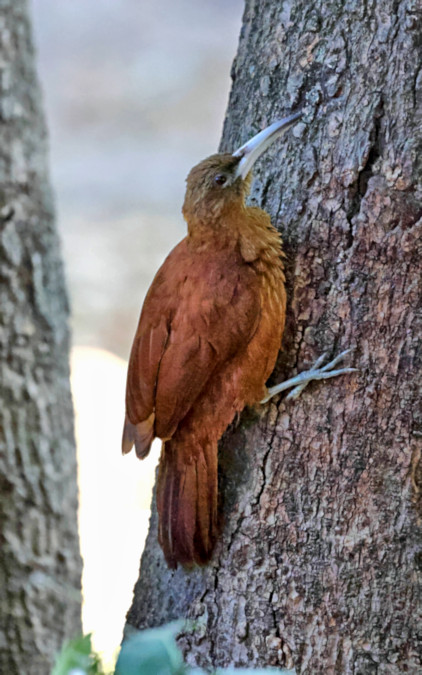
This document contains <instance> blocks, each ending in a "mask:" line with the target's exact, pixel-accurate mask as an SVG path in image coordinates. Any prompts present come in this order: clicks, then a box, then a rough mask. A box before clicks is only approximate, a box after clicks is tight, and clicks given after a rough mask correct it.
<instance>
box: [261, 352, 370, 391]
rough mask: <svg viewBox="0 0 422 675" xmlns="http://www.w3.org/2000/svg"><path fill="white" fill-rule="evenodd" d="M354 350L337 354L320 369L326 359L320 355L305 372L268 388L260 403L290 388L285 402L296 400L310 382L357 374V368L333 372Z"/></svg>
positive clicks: (323, 355) (325, 356)
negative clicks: (291, 388)
mask: <svg viewBox="0 0 422 675" xmlns="http://www.w3.org/2000/svg"><path fill="white" fill-rule="evenodd" d="M354 349H355V348H354V347H351V348H350V349H345V350H344V351H343V352H341V353H340V354H338V355H337V356H336V357H335V358H334V359H332V360H331V361H329V363H327V364H326V365H325V366H322V367H321V368H320V367H319V366H321V364H322V363H323V362H324V361H325V359H326V358H327V354H326V353H324V354H322V355H321V356H319V357H318V358H317V360H316V361H315V363H314V364H313V366H312V367H311V368H310V369H309V370H305V371H304V372H303V373H299V375H296V376H295V377H292V378H290V379H289V380H286V381H285V382H281V383H280V384H276V385H275V386H274V387H269V389H268V396H266V397H265V398H264V399H263V400H262V401H261V403H266V402H267V401H269V400H270V398H272V397H273V396H276V395H277V394H279V393H280V392H282V391H284V390H285V389H290V387H294V389H293V390H292V391H291V392H290V394H289V395H288V396H286V400H288V399H293V398H298V396H300V394H301V393H302V391H303V390H304V389H305V387H307V386H308V384H309V382H312V381H313V380H328V379H329V378H330V377H337V376H338V375H347V374H348V373H355V372H357V370H358V369H357V368H340V369H339V370H333V368H334V366H335V365H337V363H338V362H339V361H341V360H342V359H344V357H345V356H347V355H348V354H350V353H351V352H353V351H354Z"/></svg>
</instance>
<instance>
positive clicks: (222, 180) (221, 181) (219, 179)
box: [214, 173, 227, 185]
mask: <svg viewBox="0 0 422 675" xmlns="http://www.w3.org/2000/svg"><path fill="white" fill-rule="evenodd" d="M214 183H217V185H225V183H227V176H225V175H224V173H218V174H217V175H216V177H215V178H214Z"/></svg>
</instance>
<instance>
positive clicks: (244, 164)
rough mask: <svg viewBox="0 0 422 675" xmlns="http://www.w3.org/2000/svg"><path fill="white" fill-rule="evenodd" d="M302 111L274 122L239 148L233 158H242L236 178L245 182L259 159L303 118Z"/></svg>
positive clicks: (237, 168)
mask: <svg viewBox="0 0 422 675" xmlns="http://www.w3.org/2000/svg"><path fill="white" fill-rule="evenodd" d="M301 115H302V111H301V110H299V111H298V112H295V113H292V114H291V115H289V116H288V117H284V118H283V119H281V120H277V122H273V124H271V125H270V126H269V127H267V128H266V129H263V130H262V131H260V132H259V133H258V134H256V136H253V138H251V139H250V140H249V141H248V142H247V143H245V144H244V145H242V146H241V147H240V148H238V149H237V150H236V151H235V152H234V153H233V157H240V158H241V159H240V162H239V164H238V165H237V167H236V173H235V177H236V178H239V177H240V178H242V179H243V180H244V179H245V178H246V176H247V175H248V173H249V171H250V170H251V169H252V167H253V165H254V164H255V162H256V160H257V159H258V157H261V155H262V153H263V152H265V150H266V149H267V148H268V147H269V146H270V145H271V144H272V143H273V142H274V141H275V140H276V139H277V138H279V137H280V136H282V135H283V134H284V133H285V132H286V131H287V130H288V129H290V127H292V126H293V124H294V123H295V122H296V120H298V119H299V117H301Z"/></svg>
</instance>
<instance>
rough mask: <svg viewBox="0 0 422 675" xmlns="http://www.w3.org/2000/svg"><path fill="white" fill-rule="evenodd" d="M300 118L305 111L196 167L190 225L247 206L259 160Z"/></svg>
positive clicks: (187, 205)
mask: <svg viewBox="0 0 422 675" xmlns="http://www.w3.org/2000/svg"><path fill="white" fill-rule="evenodd" d="M300 116H301V112H296V113H293V114H292V115H289V116H288V117H285V118H284V119H281V120H278V121H277V122H274V123H273V124H271V125H270V126H269V127H267V128H266V129H263V130H262V131H260V132H259V133H258V134H256V136H254V137H253V138H251V139H250V140H249V141H248V142H247V143H245V144H244V145H242V146H241V147H240V148H238V149H237V150H235V152H233V154H230V153H219V154H216V155H211V157H207V159H204V160H203V161H202V162H200V163H199V164H197V165H196V166H194V167H193V169H192V170H191V171H190V173H189V175H188V177H187V179H186V183H187V187H186V195H185V201H184V204H183V215H184V217H185V219H186V220H187V222H188V223H191V221H192V220H197V221H198V220H199V221H201V222H204V223H205V222H208V221H210V220H216V219H218V218H219V217H220V216H222V215H224V213H225V212H226V211H227V210H228V209H231V208H233V207H235V206H236V205H237V206H238V207H239V206H241V205H243V204H244V200H245V197H246V196H247V194H248V192H249V188H250V184H251V179H252V173H251V169H252V167H253V165H254V164H255V162H256V160H257V159H258V158H259V157H260V156H261V155H262V153H263V152H264V151H265V150H266V149H267V148H268V147H269V146H270V145H271V144H272V143H273V142H274V141H275V140H276V139H277V138H279V137H280V136H282V134H283V133H285V132H286V131H287V129H289V128H290V127H291V126H292V125H293V124H294V123H295V122H296V120H297V119H299V117H300Z"/></svg>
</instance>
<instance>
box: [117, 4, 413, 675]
mask: <svg viewBox="0 0 422 675" xmlns="http://www.w3.org/2000/svg"><path fill="white" fill-rule="evenodd" d="M421 43H422V7H421V5H420V3H418V2H415V1H413V0H403V1H401V2H400V1H397V0H369V1H367V2H362V3H356V2H348V1H346V2H344V3H339V2H334V1H333V0H331V1H329V2H326V1H322V0H311V1H309V0H297V1H296V2H295V3H290V2H283V3H280V2H276V1H275V0H272V1H270V0H267V1H266V2H255V1H254V0H248V1H247V2H246V10H245V14H244V19H243V28H242V31H241V36H240V43H239V49H238V54H237V57H236V60H235V63H234V66H233V71H232V76H233V88H232V92H231V97H230V102H229V108H228V113H227V119H226V123H225V127H224V134H223V141H222V145H221V147H222V149H225V150H229V149H233V148H235V147H237V146H238V145H240V144H241V143H242V142H244V141H245V140H246V139H247V138H249V137H250V136H251V135H252V134H253V133H255V132H257V131H258V130H259V129H260V128H262V127H264V126H265V125H266V124H268V123H270V122H271V121H273V120H274V119H275V118H277V117H280V116H281V115H282V114H283V113H285V112H288V111H290V110H292V109H294V108H295V107H296V106H298V105H299V104H300V102H301V101H302V100H303V98H304V97H305V95H306V99H307V101H308V107H307V114H306V116H305V123H300V124H298V125H297V126H296V127H295V129H294V131H293V133H292V134H291V135H290V137H289V138H288V139H287V140H285V141H284V142H282V143H278V144H275V145H274V146H273V147H272V149H271V150H270V151H268V152H267V154H266V155H265V156H264V158H263V160H262V162H261V163H260V165H259V168H257V170H256V172H255V180H254V183H253V187H252V201H254V202H256V203H258V204H259V205H261V206H263V207H264V208H265V209H266V210H267V211H268V212H269V213H270V214H271V216H272V220H273V223H274V224H276V225H277V227H279V229H280V231H281V232H282V234H283V239H284V242H285V250H286V253H287V261H286V269H287V280H288V298H289V301H288V310H287V313H288V323H287V327H286V332H285V336H284V339H283V352H282V354H281V357H280V360H279V363H278V366H277V368H276V372H275V373H274V376H273V378H272V381H273V382H274V381H279V380H281V379H285V378H286V377H290V376H292V375H293V374H295V373H296V372H298V371H300V370H303V369H305V368H306V367H307V366H309V364H310V363H311V362H313V361H314V360H315V359H316V357H317V356H318V355H320V354H321V353H322V352H323V351H328V352H329V353H330V354H332V355H334V354H336V353H338V352H339V351H340V350H342V349H345V348H347V347H355V348H356V351H355V352H354V355H353V357H352V359H351V360H352V361H353V362H354V364H355V365H356V366H357V367H358V368H359V372H358V373H356V374H353V375H347V376H343V377H339V378H337V379H334V380H330V381H328V382H327V383H325V384H322V383H316V384H313V385H311V386H309V387H308V388H307V389H306V390H305V392H304V393H303V394H302V396H301V398H300V399H299V400H297V401H295V402H292V401H285V399H283V398H282V397H279V398H278V399H275V400H273V401H272V402H271V403H269V404H267V405H265V406H263V407H262V408H261V409H259V410H258V411H256V412H253V411H245V413H244V414H243V416H242V418H241V421H240V424H238V425H237V426H236V427H233V428H231V429H229V430H228V432H227V433H226V434H225V437H224V439H223V441H222V443H221V453H220V469H221V477H220V486H221V493H222V500H223V504H222V511H223V518H224V528H223V532H222V535H221V539H220V540H219V542H218V545H217V549H216V551H215V556H214V558H213V561H212V563H211V564H210V565H209V566H208V567H205V568H204V569H196V570H194V571H192V572H189V571H184V570H183V569H178V570H177V571H176V572H170V571H169V570H167V569H166V566H165V563H164V561H163V557H162V554H161V552H160V550H159V548H158V545H157V541H156V539H157V535H156V529H157V518H156V514H155V511H154V513H153V516H152V519H151V530H150V534H149V537H148V541H147V545H146V549H145V552H144V555H143V559H142V565H141V572H140V579H139V581H138V583H137V585H136V588H135V598H134V602H133V606H132V608H131V609H130V611H129V614H128V624H131V625H133V626H136V627H138V628H142V627H147V626H155V625H159V624H161V623H164V622H166V621H169V620H171V619H173V618H176V617H181V616H183V617H184V616H187V617H190V618H193V619H200V621H201V622H202V625H201V626H200V627H199V628H197V629H196V630H195V631H193V632H192V633H191V634H186V635H183V636H182V637H181V638H180V641H181V644H182V645H183V647H184V649H185V652H186V653H187V658H188V661H189V662H191V663H197V664H200V665H205V666H210V665H213V666H216V665H228V664H234V665H237V666H241V665H246V664H248V665H253V666H258V665H259V666H262V665H270V664H271V665H284V666H289V667H292V666H294V667H295V668H296V669H297V672H298V673H309V674H311V673H312V674H314V673H342V674H347V673H354V674H357V673H359V674H366V673H388V674H395V673H397V674H398V673H403V672H410V673H416V672H422V644H421V638H420V626H421V618H422V617H421V608H422V594H421V586H420V582H421V573H422V538H421V525H420V516H421V503H422V502H421V496H420V495H421V493H420V490H421V487H422V468H421V463H420V456H421V445H422V412H421V408H420V398H419V396H418V385H419V384H420V378H421V359H422V353H421V352H422V350H421V336H422V316H421V296H422V274H421V267H422V266H421V262H420V261H421V256H422V243H421V242H422V220H421V219H420V218H421V216H422V202H421V191H422V165H421V157H422V147H421V145H422V117H421V115H422V75H421V73H422V70H421V58H420V45H421ZM198 159H200V158H198ZM418 633H419V636H418Z"/></svg>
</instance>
